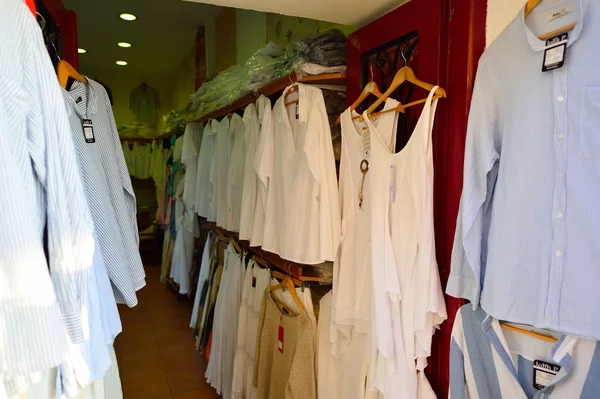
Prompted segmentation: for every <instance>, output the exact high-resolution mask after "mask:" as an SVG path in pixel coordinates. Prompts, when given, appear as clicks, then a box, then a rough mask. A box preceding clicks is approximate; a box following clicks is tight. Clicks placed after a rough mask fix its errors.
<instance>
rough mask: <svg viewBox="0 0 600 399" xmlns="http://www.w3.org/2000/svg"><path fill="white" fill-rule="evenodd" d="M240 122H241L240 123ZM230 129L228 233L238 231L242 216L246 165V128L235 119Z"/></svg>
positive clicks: (227, 198) (226, 200)
mask: <svg viewBox="0 0 600 399" xmlns="http://www.w3.org/2000/svg"><path fill="white" fill-rule="evenodd" d="M240 120H241V121H242V122H241V123H239V122H240ZM230 128H232V129H235V131H234V132H233V133H232V134H233V137H234V142H233V148H232V150H231V161H230V162H229V172H228V173H227V197H226V199H225V202H226V207H227V226H226V229H227V230H229V231H235V232H239V231H240V220H241V215H242V192H243V189H244V167H245V165H246V128H245V123H244V121H243V120H242V119H241V118H240V119H238V118H235V122H234V121H232V123H231V125H230Z"/></svg>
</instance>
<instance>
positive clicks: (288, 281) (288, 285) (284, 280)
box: [269, 271, 306, 313]
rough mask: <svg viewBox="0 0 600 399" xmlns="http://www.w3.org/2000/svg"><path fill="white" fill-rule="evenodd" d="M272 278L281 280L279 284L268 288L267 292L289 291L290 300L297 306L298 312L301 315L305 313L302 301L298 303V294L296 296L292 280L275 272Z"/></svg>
mask: <svg viewBox="0 0 600 399" xmlns="http://www.w3.org/2000/svg"><path fill="white" fill-rule="evenodd" d="M273 276H275V277H278V278H281V279H282V280H281V283H279V284H277V285H273V286H271V287H269V292H273V291H277V290H279V289H282V288H284V287H285V288H287V289H288V291H290V294H291V295H292V299H293V300H294V302H295V303H296V305H297V306H298V310H300V312H301V313H306V310H305V309H304V305H302V301H300V298H298V294H296V286H295V285H294V282H293V281H292V279H291V278H290V277H288V276H286V275H284V274H281V273H279V272H277V271H273Z"/></svg>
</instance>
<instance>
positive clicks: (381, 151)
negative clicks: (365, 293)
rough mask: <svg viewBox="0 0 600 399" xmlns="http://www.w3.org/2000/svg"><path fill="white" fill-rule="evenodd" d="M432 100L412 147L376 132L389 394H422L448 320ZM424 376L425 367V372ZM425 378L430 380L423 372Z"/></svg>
mask: <svg viewBox="0 0 600 399" xmlns="http://www.w3.org/2000/svg"><path fill="white" fill-rule="evenodd" d="M436 89H437V87H436V88H434V89H433V90H432V91H431V92H430V93H429V96H428V98H427V102H426V103H425V105H424V107H423V112H422V114H421V116H420V118H419V121H418V122H417V124H416V126H415V129H414V132H413V134H412V136H411V138H410V140H409V142H408V143H407V145H406V147H405V148H404V149H403V150H402V151H400V152H399V153H393V152H391V151H390V149H389V147H388V145H387V142H386V141H385V137H386V136H385V135H384V134H382V133H381V132H380V130H379V128H378V127H376V126H374V124H373V123H372V122H371V121H370V120H369V119H368V117H367V116H366V115H365V120H366V122H367V124H368V125H369V128H370V130H371V136H372V140H371V151H372V154H371V159H372V161H371V165H370V171H369V173H371V172H372V175H371V184H370V190H371V214H372V218H371V245H372V246H371V248H372V271H373V291H374V305H375V306H374V308H375V320H376V324H375V330H376V331H375V332H376V342H377V351H375V353H376V355H377V356H378V357H383V358H385V361H383V362H382V361H381V359H373V362H372V364H374V365H376V366H377V368H378V369H377V376H378V377H377V378H375V380H376V383H378V382H379V384H382V383H383V381H385V386H379V387H378V389H379V390H382V388H383V392H384V393H385V396H386V397H390V398H392V397H393V398H413V397H417V373H416V370H423V369H424V368H425V366H426V365H427V357H428V356H429V355H430V353H431V339H432V335H433V332H434V331H435V328H436V327H438V326H439V325H440V324H441V323H442V322H443V321H444V320H445V319H446V318H447V315H446V306H445V303H444V297H443V293H442V288H441V283H440V278H439V272H438V267H437V262H436V258H435V237H434V225H433V151H432V140H431V133H432V129H433V120H434V116H435V110H436V105H437V100H434V101H433V102H432V97H433V94H434V92H435V90H436ZM420 375H421V376H423V373H420ZM420 378H425V377H424V376H423V377H420Z"/></svg>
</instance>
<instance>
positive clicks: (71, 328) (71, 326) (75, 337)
mask: <svg viewBox="0 0 600 399" xmlns="http://www.w3.org/2000/svg"><path fill="white" fill-rule="evenodd" d="M63 322H64V323H65V328H66V329H67V333H69V338H71V343H73V344H80V343H82V342H83V341H85V338H84V335H83V326H82V325H81V313H72V314H68V315H63Z"/></svg>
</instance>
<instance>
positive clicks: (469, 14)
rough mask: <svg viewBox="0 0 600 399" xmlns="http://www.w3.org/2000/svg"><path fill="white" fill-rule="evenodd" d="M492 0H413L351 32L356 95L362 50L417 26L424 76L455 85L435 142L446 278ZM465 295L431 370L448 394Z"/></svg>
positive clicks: (453, 304)
mask: <svg viewBox="0 0 600 399" xmlns="http://www.w3.org/2000/svg"><path fill="white" fill-rule="evenodd" d="M486 9H487V2H486V1H481V0H412V1H411V2H410V3H407V4H405V5H403V6H402V7H400V8H398V9H396V10H394V11H392V12H390V13H388V14H386V15H384V16H383V17H381V18H379V19H377V20H376V21H374V22H372V23H371V24H369V25H367V26H365V27H363V28H361V29H359V30H358V31H356V32H355V33H353V34H352V35H350V37H349V38H348V83H347V84H348V87H347V95H348V97H347V98H348V103H349V104H350V103H352V102H353V101H354V100H355V99H356V98H357V97H358V95H359V94H360V90H361V87H360V75H361V64H362V62H361V54H363V53H364V52H366V51H369V50H372V49H374V48H377V47H379V46H381V45H383V44H385V43H387V42H390V41H391V40H394V39H396V38H398V37H400V36H402V35H405V34H406V33H409V32H411V31H415V30H418V31H419V54H418V57H419V59H418V70H416V71H415V72H416V74H417V75H418V76H419V78H420V79H422V80H424V81H427V82H431V83H436V82H437V83H438V84H439V85H440V86H442V87H444V88H445V89H446V90H447V91H448V98H447V99H445V100H441V101H440V102H439V106H438V111H437V115H436V122H435V130H434V133H433V142H434V167H435V183H434V208H435V209H434V216H435V235H436V254H437V261H438V266H439V270H440V276H441V278H442V285H443V287H445V286H446V281H447V279H448V274H449V271H450V255H451V251H452V243H453V239H454V230H455V228H456V217H457V214H458V205H459V201H460V194H461V191H462V181H463V157H464V147H465V137H466V130H467V119H468V113H469V107H470V102H471V95H472V91H473V82H474V80H475V72H476V70H477V62H478V60H479V57H480V56H481V54H482V53H483V50H484V48H485V24H486ZM463 303H464V302H463V301H462V300H458V299H455V298H451V297H448V296H446V306H447V309H448V320H447V321H446V322H444V324H443V325H442V329H441V331H438V332H437V333H436V334H435V336H434V343H433V347H432V356H431V358H430V360H429V366H428V368H427V375H428V376H429V379H430V382H431V384H432V386H433V388H434V390H435V391H436V392H437V394H438V395H439V397H447V395H448V385H449V355H450V335H451V332H452V325H453V323H454V316H455V314H456V311H457V310H458V308H459V307H460V306H461V305H462V304H463Z"/></svg>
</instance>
